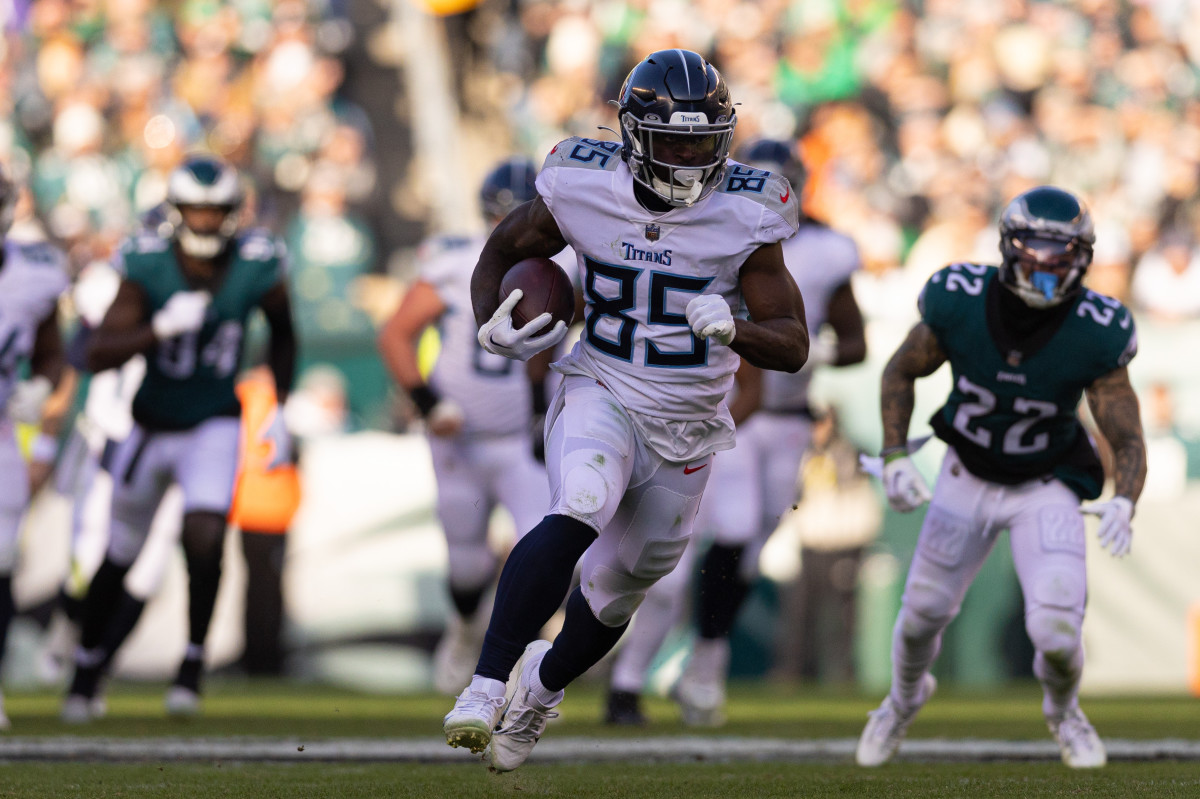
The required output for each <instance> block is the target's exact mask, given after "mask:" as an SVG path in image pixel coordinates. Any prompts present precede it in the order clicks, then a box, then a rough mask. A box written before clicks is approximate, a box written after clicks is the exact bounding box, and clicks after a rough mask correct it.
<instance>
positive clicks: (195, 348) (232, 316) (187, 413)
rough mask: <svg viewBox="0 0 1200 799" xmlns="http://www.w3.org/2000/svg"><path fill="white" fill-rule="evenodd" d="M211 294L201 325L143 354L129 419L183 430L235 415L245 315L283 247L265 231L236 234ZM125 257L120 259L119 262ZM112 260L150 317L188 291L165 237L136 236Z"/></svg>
mask: <svg viewBox="0 0 1200 799" xmlns="http://www.w3.org/2000/svg"><path fill="white" fill-rule="evenodd" d="M231 247H232V252H231V254H230V256H229V258H230V263H229V265H228V267H227V270H226V272H225V277H224V278H223V280H222V281H221V283H220V286H219V288H218V289H216V291H214V292H213V299H212V304H211V305H210V306H209V309H208V316H207V317H206V318H205V322H204V326H203V327H202V328H201V329H200V330H199V331H197V332H194V333H185V334H183V335H181V336H178V337H176V338H172V339H167V340H165V341H160V342H159V343H158V344H157V346H156V347H155V348H154V350H153V351H151V352H149V353H147V356H146V377H145V379H144V380H143V381H142V385H141V388H140V389H138V392H137V394H136V395H135V396H134V398H133V418H134V419H135V420H136V421H137V422H138V424H140V425H142V426H143V427H146V428H149V429H154V430H187V429H189V428H192V427H195V426H196V425H197V424H199V423H201V422H203V421H204V420H205V419H209V418H212V417H214V416H238V415H240V413H241V405H240V403H239V402H238V398H237V394H236V393H235V392H234V383H235V381H236V379H237V374H238V369H239V367H240V366H241V360H242V343H243V339H244V336H245V330H246V323H247V320H248V318H249V316H250V313H251V311H252V310H254V308H256V307H257V306H258V305H259V303H260V302H261V301H262V298H263V295H264V294H266V293H267V292H268V291H269V290H270V289H271V288H272V287H274V286H275V285H276V284H277V283H279V282H280V280H282V279H283V277H284V269H285V257H284V249H283V245H282V244H280V243H279V242H278V241H276V240H275V239H274V238H273V237H271V236H270V235H269V234H267V233H265V232H263V231H248V232H245V233H242V234H241V235H239V236H238V237H237V239H235V241H234V242H233V243H232V244H231ZM122 262H123V263H122ZM118 266H119V267H121V268H122V270H123V273H124V276H125V278H126V279H127V280H131V281H133V282H134V283H137V284H138V285H139V286H140V287H141V288H142V290H143V291H144V292H145V295H146V301H147V308H146V310H147V313H148V315H150V316H153V315H154V314H155V313H156V312H157V311H158V310H159V309H160V308H162V307H163V305H165V304H166V302H167V299H168V298H169V297H170V296H171V295H172V294H174V293H175V292H177V291H191V290H192V289H193V287H192V286H190V285H189V284H188V283H187V281H186V280H185V278H184V275H183V270H182V267H181V266H180V265H179V261H178V260H177V259H176V257H175V251H174V249H173V248H172V247H171V241H170V240H169V239H164V238H161V237H159V236H155V235H145V234H143V235H139V236H137V237H134V238H131V239H129V240H128V241H127V242H125V244H124V245H123V246H122V248H121V253H120V258H119V259H118Z"/></svg>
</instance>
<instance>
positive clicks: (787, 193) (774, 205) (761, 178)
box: [717, 161, 800, 228]
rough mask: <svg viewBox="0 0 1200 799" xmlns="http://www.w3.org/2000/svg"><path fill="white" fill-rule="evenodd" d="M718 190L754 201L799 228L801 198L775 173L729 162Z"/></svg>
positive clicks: (782, 177) (783, 178)
mask: <svg viewBox="0 0 1200 799" xmlns="http://www.w3.org/2000/svg"><path fill="white" fill-rule="evenodd" d="M717 191H719V192H721V193H722V194H726V195H730V196H735V197H741V198H743V199H747V200H751V201H753V202H756V203H758V204H760V205H763V206H765V207H767V208H769V209H770V210H772V211H774V212H775V213H777V214H779V216H781V217H783V218H784V219H786V220H788V221H790V222H791V224H792V227H794V228H798V227H799V226H800V198H799V197H797V196H796V192H795V191H793V190H792V184H791V183H788V179H787V178H785V177H784V176H783V175H780V174H778V173H776V172H767V171H766V170H764V169H754V168H753V167H749V166H746V165H745V164H739V163H738V162H737V161H729V162H728V163H727V164H726V165H725V174H724V175H723V176H722V177H721V182H720V183H718V184H717Z"/></svg>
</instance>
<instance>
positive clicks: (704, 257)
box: [537, 138, 799, 462]
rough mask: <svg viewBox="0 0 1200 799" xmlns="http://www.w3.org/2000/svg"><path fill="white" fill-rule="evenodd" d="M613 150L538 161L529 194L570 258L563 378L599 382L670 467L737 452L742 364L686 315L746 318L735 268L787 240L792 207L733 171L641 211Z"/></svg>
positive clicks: (768, 184)
mask: <svg viewBox="0 0 1200 799" xmlns="http://www.w3.org/2000/svg"><path fill="white" fill-rule="evenodd" d="M620 147H621V145H620V142H613V141H597V140H594V139H584V138H571V139H567V140H565V141H562V142H560V143H559V144H558V145H557V146H556V147H555V148H554V150H552V151H551V152H550V154H549V155H548V156H547V157H546V162H545V164H544V165H543V167H542V171H541V172H540V173H539V174H538V177H537V189H538V193H539V194H540V195H541V197H542V200H543V202H545V204H546V206H547V208H549V210H550V213H551V214H552V215H553V216H554V219H555V221H556V222H557V223H558V227H559V230H560V231H561V232H562V234H563V237H564V238H565V239H566V240H567V243H568V244H570V245H571V247H572V248H574V250H575V252H576V253H577V256H578V263H579V276H580V284H581V285H582V287H583V295H584V300H585V302H586V312H585V316H584V329H583V332H582V334H581V335H580V339H579V342H578V343H577V344H576V345H575V348H574V349H573V350H572V351H571V353H570V354H568V355H567V356H565V357H564V358H562V359H560V360H559V361H558V362H556V363H555V364H554V369H555V371H558V372H561V373H562V374H572V375H585V376H589V377H593V378H595V379H596V380H598V381H600V382H601V383H602V384H604V385H605V386H606V387H607V388H608V390H609V391H611V392H612V394H613V396H614V397H616V398H617V400H618V401H619V402H621V404H622V405H623V406H624V407H625V409H626V410H627V411H628V412H629V413H630V416H631V418H632V419H633V422H634V424H635V425H636V426H637V427H638V429H639V431H640V432H641V433H642V435H643V436H644V438H645V439H646V441H647V442H648V443H649V444H650V445H651V446H652V447H653V448H654V449H655V451H657V452H658V453H659V454H660V455H661V456H662V457H663V458H665V459H667V460H669V461H676V462H679V461H687V460H693V459H696V458H700V457H703V456H704V455H707V454H709V453H710V452H715V451H717V450H722V449H729V448H731V447H732V446H733V420H732V419H731V418H730V415H729V409H728V407H727V405H726V403H725V396H726V394H727V393H728V392H729V390H730V388H731V387H732V385H733V373H734V372H735V371H736V370H737V367H738V364H739V363H740V358H739V356H738V355H737V353H735V352H733V350H731V349H730V348H728V347H725V346H723V345H721V344H718V343H716V342H715V341H711V340H706V339H701V338H698V337H696V336H695V335H693V334H692V330H691V327H690V326H689V325H688V321H687V317H686V315H685V309H686V307H687V304H688V302H689V301H691V300H692V299H694V298H695V297H697V296H699V295H701V294H719V295H721V296H722V297H723V298H724V299H725V301H726V302H728V303H729V307H730V308H731V309H732V311H733V314H734V316H739V315H741V316H745V315H746V309H745V306H744V303H743V300H742V294H741V289H740V284H739V271H740V269H741V266H742V264H743V263H744V262H745V261H746V258H748V257H749V256H750V254H751V253H753V252H754V251H755V250H756V249H758V248H759V247H761V246H763V245H765V244H773V243H775V242H778V241H782V240H783V239H786V238H788V237H790V236H792V235H793V234H795V232H796V229H797V226H798V223H799V203H798V201H797V199H796V198H795V197H794V196H793V194H792V190H791V187H790V186H789V185H788V183H787V180H786V179H784V178H783V177H781V176H779V175H775V174H772V173H769V172H763V171H761V170H755V169H751V168H750V167H748V166H744V165H741V164H738V163H735V162H732V161H731V162H729V164H728V166H727V167H726V169H725V173H724V175H723V176H722V178H721V182H720V183H719V184H718V186H717V189H716V190H715V191H713V192H712V193H711V194H710V195H708V197H707V198H705V199H704V200H701V201H700V202H698V203H696V205H694V206H691V207H680V208H672V209H670V210H668V211H666V212H662V213H657V212H653V211H649V210H647V209H645V208H643V207H642V206H641V204H639V203H638V201H637V199H636V197H635V195H634V182H633V175H632V174H631V173H630V171H629V169H628V167H627V166H626V164H625V162H624V161H623V160H622V159H621V155H620Z"/></svg>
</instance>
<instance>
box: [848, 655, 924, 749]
mask: <svg viewBox="0 0 1200 799" xmlns="http://www.w3.org/2000/svg"><path fill="white" fill-rule="evenodd" d="M936 690H937V680H936V679H935V678H934V676H933V675H932V674H926V675H925V677H924V678H922V680H921V686H920V689H919V690H918V692H917V701H916V702H915V703H913V705H912V707H910V708H905V709H904V710H900V709H899V708H897V707H896V706H895V704H893V703H892V697H891V695H890V694H889V695H888V696H887V697H886V698H885V699H884V700H883V704H881V705H880V706H879V707H878V708H876V709H875V710H872V711H871V712H870V713H869V714H868V715H869V717H870V719H869V720H868V721H867V726H866V727H864V728H863V731H862V735H861V736H860V737H859V739H858V748H857V749H856V750H855V752H854V760H855V762H857V763H858V765H860V766H867V767H873V766H882V765H883V764H884V763H886V762H888V761H889V760H891V759H892V755H894V754H896V750H897V749H898V748H899V747H900V742H901V741H903V740H904V734H905V733H906V732H908V725H909V724H911V723H912V720H913V719H914V718H916V716H917V711H918V710H920V709H921V708H922V707H923V706H924V705H925V703H926V702H928V701H929V697H931V696H933V692H934V691H936Z"/></svg>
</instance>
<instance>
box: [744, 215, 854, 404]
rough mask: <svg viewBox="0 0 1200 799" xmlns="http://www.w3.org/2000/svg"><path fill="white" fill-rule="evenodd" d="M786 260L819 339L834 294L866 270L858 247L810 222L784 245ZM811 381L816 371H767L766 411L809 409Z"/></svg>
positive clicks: (811, 331) (812, 333)
mask: <svg viewBox="0 0 1200 799" xmlns="http://www.w3.org/2000/svg"><path fill="white" fill-rule="evenodd" d="M783 257H784V260H785V261H786V262H787V267H788V271H789V272H791V273H792V277H793V278H794V279H795V280H796V285H797V286H799V287H800V293H801V294H803V295H804V313H805V316H807V318H808V334H809V336H810V337H812V338H816V336H817V333H818V332H819V331H820V329H821V325H823V324H825V322H826V314H827V313H828V311H829V300H830V299H831V298H832V297H833V293H834V292H835V291H836V290H837V289H838V287H839V286H841V285H842V284H843V283H847V282H849V280H850V276H851V275H852V274H854V272H855V271H857V270H858V269H860V268H861V266H862V261H861V260H860V259H859V257H858V246H857V245H856V244H855V243H854V240H853V239H851V238H850V237H849V236H846V235H844V234H842V233H838V232H837V231H835V230H832V229H830V228H828V227H826V226H825V225H822V224H820V223H817V222H811V221H810V222H806V223H805V224H803V225H801V226H800V231H799V232H798V233H797V234H796V235H795V236H793V237H792V238H790V239H788V240H787V241H785V242H784V243H783ZM811 380H812V369H801V370H800V371H799V372H795V373H789V372H772V371H764V372H763V386H762V408H763V410H767V411H782V412H791V411H799V410H801V409H804V408H807V407H808V384H809V382H810V381H811Z"/></svg>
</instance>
